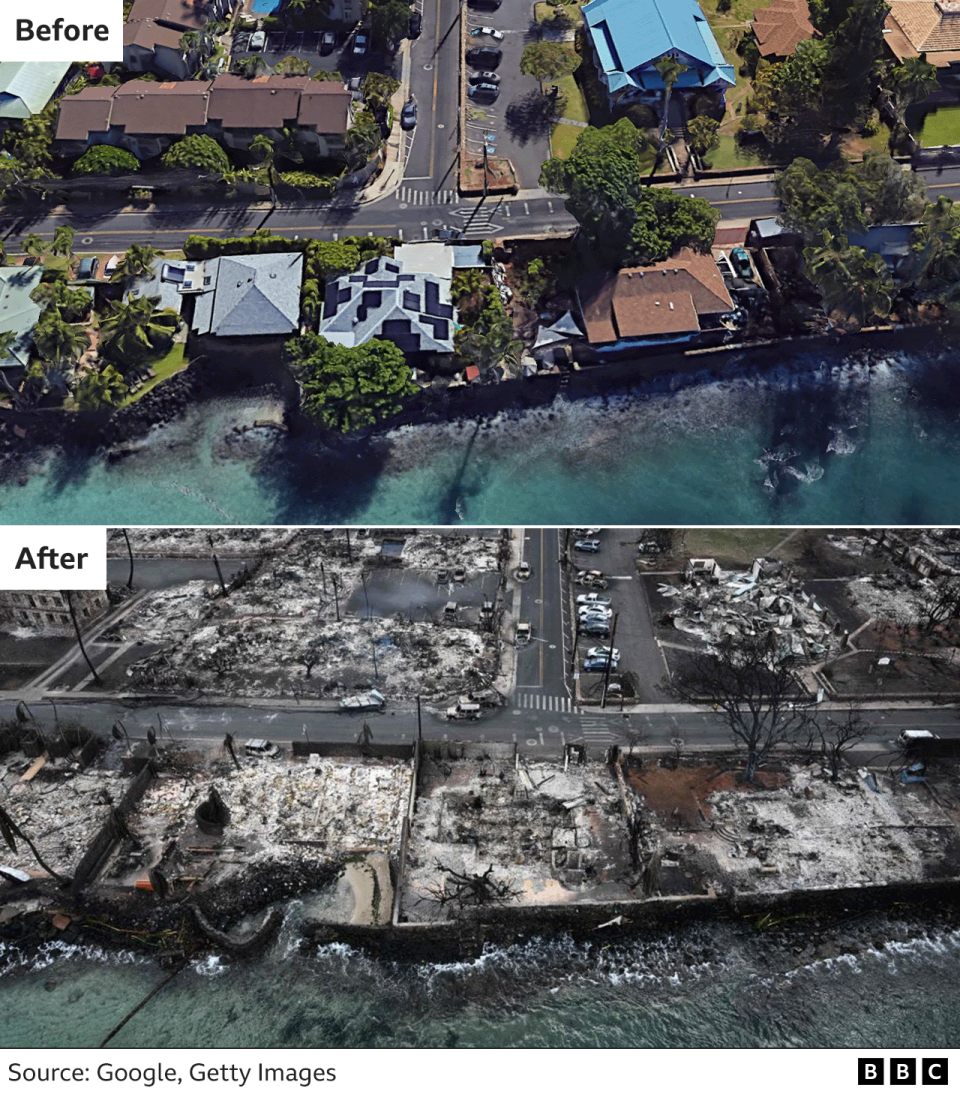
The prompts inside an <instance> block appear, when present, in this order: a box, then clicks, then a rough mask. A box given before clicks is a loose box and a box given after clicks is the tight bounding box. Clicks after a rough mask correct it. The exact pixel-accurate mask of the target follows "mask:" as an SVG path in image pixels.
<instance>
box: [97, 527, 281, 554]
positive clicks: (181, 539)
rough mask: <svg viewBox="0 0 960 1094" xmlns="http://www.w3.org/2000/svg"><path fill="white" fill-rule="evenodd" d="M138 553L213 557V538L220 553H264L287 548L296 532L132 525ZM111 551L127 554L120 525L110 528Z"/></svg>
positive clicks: (131, 541) (125, 542) (130, 532)
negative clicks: (211, 550)
mask: <svg viewBox="0 0 960 1094" xmlns="http://www.w3.org/2000/svg"><path fill="white" fill-rule="evenodd" d="M127 535H128V536H129V537H130V546H131V547H132V549H133V553H134V555H165V556H167V557H170V558H176V557H178V556H181V557H184V558H209V557H210V541H209V539H208V538H207V536H208V535H212V536H213V543H214V548H215V550H216V552H217V554H219V555H245V554H260V553H261V552H263V551H274V550H278V549H280V548H282V547H284V546H285V545H286V544H288V543H289V542H290V540H291V539H292V538H293V537H294V536H295V535H296V532H295V531H292V530H291V529H289V528H230V527H226V528H210V529H208V528H128V529H127ZM107 554H108V555H110V556H119V557H123V556H125V555H126V554H127V541H126V540H125V539H124V538H123V532H122V531H121V530H120V529H119V528H110V529H108V531H107Z"/></svg>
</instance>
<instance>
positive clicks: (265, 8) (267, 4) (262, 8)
mask: <svg viewBox="0 0 960 1094" xmlns="http://www.w3.org/2000/svg"><path fill="white" fill-rule="evenodd" d="M279 6H280V0H253V4H252V5H251V7H250V10H251V11H252V12H253V13H254V15H270V14H271V13H272V12H274V11H276V9H277V8H278V7H279Z"/></svg>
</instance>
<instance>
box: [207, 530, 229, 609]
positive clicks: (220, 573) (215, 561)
mask: <svg viewBox="0 0 960 1094" xmlns="http://www.w3.org/2000/svg"><path fill="white" fill-rule="evenodd" d="M207 542H208V543H209V544H210V552H211V554H212V555H213V564H214V566H216V568H217V577H218V578H219V579H220V592H222V593H223V595H224V596H226V595H227V587H226V585H224V583H223V571H222V570H221V569H220V559H219V558H217V552H216V548H215V547H214V546H213V536H212V535H210V533H209V532H208V533H207Z"/></svg>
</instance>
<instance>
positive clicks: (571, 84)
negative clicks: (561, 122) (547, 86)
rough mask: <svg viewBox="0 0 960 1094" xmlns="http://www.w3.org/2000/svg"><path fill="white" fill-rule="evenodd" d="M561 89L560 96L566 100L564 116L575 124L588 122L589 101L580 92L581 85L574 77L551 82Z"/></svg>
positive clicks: (565, 77)
mask: <svg viewBox="0 0 960 1094" xmlns="http://www.w3.org/2000/svg"><path fill="white" fill-rule="evenodd" d="M571 52H572V51H571ZM550 83H553V84H556V85H557V87H559V88H560V96H561V98H563V99H565V100H566V102H565V105H564V107H563V116H564V117H565V118H572V119H573V121H575V122H588V121H589V120H590V113H589V111H588V109H587V100H586V99H585V98H584V96H583V92H582V91H581V90H580V85H579V84H578V83H577V81H576V80H575V79H574V78H573V77H572V76H561V77H560V79H559V80H551V81H550Z"/></svg>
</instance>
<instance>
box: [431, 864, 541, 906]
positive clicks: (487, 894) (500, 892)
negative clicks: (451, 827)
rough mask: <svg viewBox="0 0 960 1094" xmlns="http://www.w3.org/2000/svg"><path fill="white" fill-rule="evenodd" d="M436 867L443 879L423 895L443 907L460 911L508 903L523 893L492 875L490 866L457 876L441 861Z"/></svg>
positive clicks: (454, 871)
mask: <svg viewBox="0 0 960 1094" xmlns="http://www.w3.org/2000/svg"><path fill="white" fill-rule="evenodd" d="M434 866H435V867H436V868H437V870H439V871H440V873H441V875H442V876H441V879H440V881H439V882H437V884H436V885H428V886H426V887H425V889H424V892H425V893H426V894H427V898H428V899H429V900H431V901H433V902H434V903H435V904H438V905H440V907H441V908H442V907H445V906H446V905H447V904H453V905H455V906H456V907H457V908H460V909H463V908H481V907H484V906H485V905H498V904H508V903H509V902H510V901H511V900H513V899H514V898H516V897H517V896H519V895H520V890H519V889H518V888H516V886H514V885H513V884H511V883H510V882H509V881H507V880H505V879H504V880H501V879H499V878H495V877H494V876H493V866H488V867H487V868H486V870H484V872H483V873H482V874H462V873H458V872H457V871H456V870H453V869H451V868H450V867H449V866H444V865H443V863H442V862H440V860H439V859H437V860H436V862H434Z"/></svg>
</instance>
